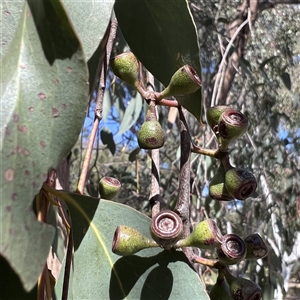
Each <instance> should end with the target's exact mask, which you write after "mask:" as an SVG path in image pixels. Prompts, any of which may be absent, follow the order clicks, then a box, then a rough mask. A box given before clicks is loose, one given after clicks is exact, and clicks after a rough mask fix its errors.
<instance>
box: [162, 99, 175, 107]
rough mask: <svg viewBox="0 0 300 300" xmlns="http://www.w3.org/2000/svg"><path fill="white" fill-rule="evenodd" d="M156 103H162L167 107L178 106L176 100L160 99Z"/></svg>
mask: <svg viewBox="0 0 300 300" xmlns="http://www.w3.org/2000/svg"><path fill="white" fill-rule="evenodd" d="M156 104H157V105H163V106H168V107H179V103H178V102H177V101H176V100H168V99H162V100H160V101H158V102H157V103H156Z"/></svg>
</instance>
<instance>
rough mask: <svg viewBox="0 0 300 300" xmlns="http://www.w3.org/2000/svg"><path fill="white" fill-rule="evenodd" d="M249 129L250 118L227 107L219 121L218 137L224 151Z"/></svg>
mask: <svg viewBox="0 0 300 300" xmlns="http://www.w3.org/2000/svg"><path fill="white" fill-rule="evenodd" d="M247 129H248V118H247V117H246V116H245V115H244V114H242V113H241V112H239V111H237V110H234V109H232V108H227V109H225V110H224V111H223V113H222V114H221V116H220V119H219V123H218V134H219V136H218V139H219V145H220V147H221V149H222V151H224V150H227V149H228V146H229V144H230V143H232V142H233V141H235V140H236V139H238V138H239V137H240V136H242V135H243V134H244V133H245V132H246V131H247Z"/></svg>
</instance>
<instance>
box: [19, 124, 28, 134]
mask: <svg viewBox="0 0 300 300" xmlns="http://www.w3.org/2000/svg"><path fill="white" fill-rule="evenodd" d="M18 131H21V132H23V133H26V132H27V127H26V126H25V125H18Z"/></svg>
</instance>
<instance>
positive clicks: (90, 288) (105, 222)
mask: <svg viewBox="0 0 300 300" xmlns="http://www.w3.org/2000/svg"><path fill="white" fill-rule="evenodd" d="M68 195H69V196H70V197H71V198H72V199H73V200H72V201H70V202H69V201H68V206H69V209H70V213H71V217H72V223H73V229H74V241H75V253H74V256H73V258H74V260H73V261H74V265H73V267H74V268H71V276H70V282H69V293H68V299H125V298H126V299H201V300H209V297H208V295H207V293H206V291H205V289H204V286H203V285H202V283H201V281H200V279H199V277H198V275H197V274H196V272H195V271H194V270H193V269H192V267H191V266H190V265H189V263H188V261H187V259H186V257H185V255H184V254H183V252H181V251H169V252H168V251H163V250H162V249H160V248H151V249H146V250H141V251H140V252H138V253H136V254H135V255H131V256H126V257H120V256H118V255H116V254H114V253H112V251H111V247H112V240H113V237H114V231H115V229H116V228H117V226H119V225H127V226H131V227H133V228H136V229H138V230H139V231H140V232H141V233H142V234H143V235H144V236H146V237H148V238H151V237H150V233H149V225H150V219H149V218H148V217H146V216H145V215H143V214H141V213H139V212H138V211H136V210H134V209H132V208H130V207H128V206H125V205H122V204H118V203H115V202H111V201H107V200H103V199H101V200H98V199H93V198H88V197H86V196H80V195H75V194H74V195H73V194H68ZM82 212H84V214H85V217H84V216H83V214H82ZM88 219H90V220H92V222H91V223H90V224H89V222H88V221H87V220H88ZM72 270H74V272H73V271H72ZM63 277H64V276H63V272H62V274H61V276H60V277H59V279H58V282H57V284H56V287H55V295H56V299H60V298H61V293H62V280H63Z"/></svg>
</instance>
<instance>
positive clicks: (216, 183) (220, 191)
mask: <svg viewBox="0 0 300 300" xmlns="http://www.w3.org/2000/svg"><path fill="white" fill-rule="evenodd" d="M225 173H226V172H225V169H224V167H223V165H222V164H221V165H220V166H219V168H218V169H217V172H216V174H215V175H214V177H213V178H212V180H211V181H210V183H209V195H210V197H211V198H212V199H215V200H220V201H230V200H233V199H234V197H232V196H231V195H230V194H229V192H228V190H227V188H226V186H225Z"/></svg>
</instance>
